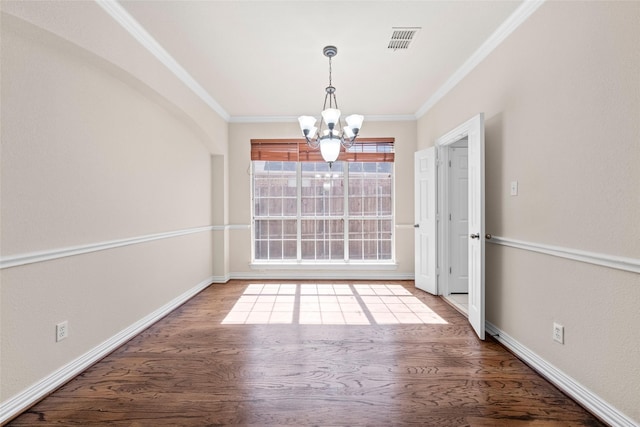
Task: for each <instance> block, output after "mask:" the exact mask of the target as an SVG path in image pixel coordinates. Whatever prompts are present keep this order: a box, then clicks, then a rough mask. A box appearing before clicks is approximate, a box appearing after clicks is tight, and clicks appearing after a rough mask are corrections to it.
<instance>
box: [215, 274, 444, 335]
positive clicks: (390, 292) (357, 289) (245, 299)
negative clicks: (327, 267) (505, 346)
mask: <svg viewBox="0 0 640 427" xmlns="http://www.w3.org/2000/svg"><path fill="white" fill-rule="evenodd" d="M446 323H447V322H446V321H445V320H444V319H443V318H442V317H440V316H438V315H437V314H436V313H435V312H434V311H433V310H432V309H431V308H429V306H427V305H426V304H425V303H423V302H422V301H421V300H420V299H418V298H416V297H415V296H413V295H412V294H411V292H409V291H408V290H407V289H405V288H404V287H402V286H401V285H391V284H388V285H382V284H371V285H367V284H357V285H348V284H306V283H305V284H271V283H269V284H261V283H254V284H250V285H248V286H247V289H246V290H245V291H244V293H243V294H242V296H240V298H239V299H238V301H237V302H236V303H235V305H234V306H233V308H232V309H231V311H230V312H229V314H228V315H227V316H226V317H225V319H224V320H223V321H222V324H245V325H259V324H300V325H371V324H378V325H393V324H446Z"/></svg>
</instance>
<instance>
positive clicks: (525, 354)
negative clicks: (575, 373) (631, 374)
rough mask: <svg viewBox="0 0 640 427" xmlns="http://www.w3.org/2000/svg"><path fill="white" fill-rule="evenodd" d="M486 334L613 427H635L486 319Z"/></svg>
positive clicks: (625, 417)
mask: <svg viewBox="0 0 640 427" xmlns="http://www.w3.org/2000/svg"><path fill="white" fill-rule="evenodd" d="M486 330H487V333H489V334H490V335H492V336H493V338H495V339H496V340H497V341H498V342H499V343H501V344H502V345H504V346H505V347H506V348H508V349H509V350H510V351H512V352H513V353H514V354H515V355H516V356H517V357H518V358H520V359H521V360H522V361H524V362H525V363H526V364H527V365H529V366H531V368H533V369H534V370H535V371H537V372H538V373H539V374H540V375H542V376H543V377H545V378H546V379H547V380H549V381H550V382H551V383H553V384H554V385H555V386H556V387H558V388H559V389H560V390H562V391H563V392H564V393H566V394H567V395H569V396H570V397H571V398H572V399H574V400H576V401H577V402H579V403H580V404H581V405H583V406H584V407H585V408H587V409H588V410H589V411H591V412H592V413H593V414H594V415H596V416H597V417H599V418H600V419H602V420H603V421H604V422H606V423H608V424H610V425H612V426H625V427H634V426H637V424H636V423H635V422H634V421H633V420H632V419H630V418H629V417H627V416H626V415H625V414H623V413H622V412H620V411H619V410H618V409H616V408H614V407H613V406H612V405H611V404H609V403H607V402H606V401H604V400H603V399H602V398H601V397H599V396H598V395H596V394H595V393H593V392H592V391H591V390H589V389H587V388H586V387H584V386H583V385H582V384H580V383H578V382H577V381H576V380H574V379H573V378H571V377H570V376H569V375H567V374H566V373H564V372H562V371H561V370H560V369H558V368H556V367H555V366H553V365H552V364H551V363H549V362H547V361H546V360H544V359H543V358H542V357H540V356H539V355H537V354H536V353H534V352H533V351H531V350H530V349H529V348H527V347H525V346H524V345H522V344H521V343H519V342H518V341H517V340H515V339H514V338H512V337H510V336H509V335H508V334H507V333H505V332H504V331H502V330H500V329H499V328H498V327H496V326H495V325H493V324H491V323H490V322H486Z"/></svg>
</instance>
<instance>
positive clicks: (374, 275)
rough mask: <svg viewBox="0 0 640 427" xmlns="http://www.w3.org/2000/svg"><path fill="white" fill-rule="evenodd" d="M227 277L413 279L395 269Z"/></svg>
mask: <svg viewBox="0 0 640 427" xmlns="http://www.w3.org/2000/svg"><path fill="white" fill-rule="evenodd" d="M229 279H237V280H268V279H273V280H301V279H304V280H307V279H310V280H413V279H414V275H413V273H397V272H395V271H371V272H366V271H362V270H360V271H353V272H350V271H348V270H338V271H326V272H323V271H306V270H305V271H300V270H289V271H287V270H261V271H255V272H253V271H252V272H243V273H231V274H230V275H229Z"/></svg>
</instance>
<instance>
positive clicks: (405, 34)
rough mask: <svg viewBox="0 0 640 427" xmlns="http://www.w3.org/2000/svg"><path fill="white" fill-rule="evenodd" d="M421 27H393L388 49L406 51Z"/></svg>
mask: <svg viewBox="0 0 640 427" xmlns="http://www.w3.org/2000/svg"><path fill="white" fill-rule="evenodd" d="M420 28H421V27H393V28H392V30H393V31H392V33H391V40H389V45H388V46H387V48H388V49H392V50H394V51H396V50H407V49H409V45H410V44H411V41H412V40H414V39H415V38H416V33H417V32H418V31H420Z"/></svg>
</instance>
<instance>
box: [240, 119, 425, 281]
mask: <svg viewBox="0 0 640 427" xmlns="http://www.w3.org/2000/svg"><path fill="white" fill-rule="evenodd" d="M361 135H362V136H363V137H394V138H395V145H396V147H395V148H396V162H395V191H396V193H395V222H396V229H395V232H396V261H397V264H398V266H397V269H396V270H391V271H380V272H376V273H374V274H376V275H379V276H380V277H392V276H395V277H401V278H412V277H413V262H414V259H413V226H412V225H413V153H414V152H415V149H416V122H415V121H406V122H367V121H366V118H365V123H364V125H363V129H362V133H361ZM299 137H300V128H299V127H298V124H297V122H296V121H295V120H293V121H292V122H291V123H251V124H248V123H232V124H231V125H230V126H229V163H230V164H231V165H233V167H232V168H230V171H229V182H230V191H229V223H230V224H232V225H236V226H241V227H237V228H232V229H231V230H230V242H232V243H231V247H230V260H229V263H230V271H231V274H232V276H235V277H253V276H258V277H261V276H265V277H284V276H287V275H289V276H290V275H291V274H297V276H298V277H299V275H300V272H293V273H292V272H291V270H286V271H285V270H282V271H278V270H272V269H270V270H267V271H260V270H252V269H251V266H250V263H251V231H250V229H249V225H250V224H251V176H250V175H249V172H250V169H251V155H250V153H251V146H250V140H251V139H259V138H299ZM304 274H305V277H309V276H315V277H333V276H335V274H342V275H343V276H349V275H353V276H357V275H359V276H360V277H371V274H372V273H371V271H366V270H357V269H349V270H340V271H338V272H336V271H327V270H326V269H325V270H318V271H308V270H305V272H304ZM332 275H333V276H332Z"/></svg>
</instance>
